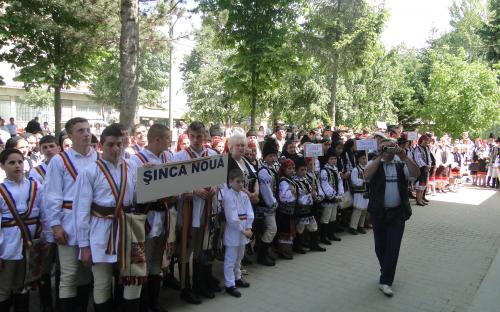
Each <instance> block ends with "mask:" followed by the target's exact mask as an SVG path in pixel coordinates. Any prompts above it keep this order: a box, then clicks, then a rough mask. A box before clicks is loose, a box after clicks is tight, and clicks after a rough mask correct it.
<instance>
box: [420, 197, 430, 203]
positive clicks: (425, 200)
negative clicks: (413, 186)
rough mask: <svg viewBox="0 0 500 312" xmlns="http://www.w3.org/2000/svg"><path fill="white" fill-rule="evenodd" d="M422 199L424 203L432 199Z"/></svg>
mask: <svg viewBox="0 0 500 312" xmlns="http://www.w3.org/2000/svg"><path fill="white" fill-rule="evenodd" d="M422 201H423V202H424V203H428V202H430V200H428V199H425V198H424V199H422Z"/></svg>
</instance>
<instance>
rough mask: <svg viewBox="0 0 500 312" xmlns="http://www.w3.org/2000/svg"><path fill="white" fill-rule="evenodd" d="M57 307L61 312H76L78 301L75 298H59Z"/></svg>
mask: <svg viewBox="0 0 500 312" xmlns="http://www.w3.org/2000/svg"><path fill="white" fill-rule="evenodd" d="M59 307H60V310H61V312H75V311H78V307H79V305H78V300H77V298H76V297H73V298H61V299H59Z"/></svg>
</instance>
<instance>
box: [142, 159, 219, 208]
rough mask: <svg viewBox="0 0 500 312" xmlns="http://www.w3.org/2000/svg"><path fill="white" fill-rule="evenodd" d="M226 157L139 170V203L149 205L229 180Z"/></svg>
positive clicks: (194, 160) (193, 160)
mask: <svg viewBox="0 0 500 312" xmlns="http://www.w3.org/2000/svg"><path fill="white" fill-rule="evenodd" d="M227 166H228V162H227V155H216V156H211V157H205V158H197V159H192V160H188V161H182V162H176V163H169V164H164V165H155V166H152V167H149V168H145V167H140V168H138V169H137V202H138V203H146V202H150V201H153V200H157V199H160V198H165V197H168V196H173V195H178V194H182V193H186V192H191V191H194V190H198V189H200V188H204V187H208V186H215V185H219V184H222V183H225V182H226V181H227Z"/></svg>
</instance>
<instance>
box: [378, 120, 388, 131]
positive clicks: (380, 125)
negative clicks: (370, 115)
mask: <svg viewBox="0 0 500 312" xmlns="http://www.w3.org/2000/svg"><path fill="white" fill-rule="evenodd" d="M377 128H378V129H384V130H387V122H385V121H377Z"/></svg>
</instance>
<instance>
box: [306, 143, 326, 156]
mask: <svg viewBox="0 0 500 312" xmlns="http://www.w3.org/2000/svg"><path fill="white" fill-rule="evenodd" d="M304 146H305V149H306V150H305V156H306V157H319V156H323V144H313V143H309V144H305V145H304Z"/></svg>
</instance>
